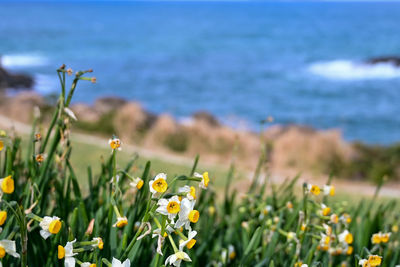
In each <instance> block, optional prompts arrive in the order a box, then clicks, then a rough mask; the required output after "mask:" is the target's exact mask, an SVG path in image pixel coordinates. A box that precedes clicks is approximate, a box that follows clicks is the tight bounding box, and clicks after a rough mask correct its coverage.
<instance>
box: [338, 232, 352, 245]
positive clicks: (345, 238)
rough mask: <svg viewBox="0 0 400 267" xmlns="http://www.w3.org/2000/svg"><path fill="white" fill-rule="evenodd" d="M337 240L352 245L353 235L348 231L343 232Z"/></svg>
mask: <svg viewBox="0 0 400 267" xmlns="http://www.w3.org/2000/svg"><path fill="white" fill-rule="evenodd" d="M338 239H339V242H341V243H347V244H351V243H353V235H352V234H351V233H350V232H349V231H348V230H344V231H343V232H342V233H341V234H339V235H338Z"/></svg>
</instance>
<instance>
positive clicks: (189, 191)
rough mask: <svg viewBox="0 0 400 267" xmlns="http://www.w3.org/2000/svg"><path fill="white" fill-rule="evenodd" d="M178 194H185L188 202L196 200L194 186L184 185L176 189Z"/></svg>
mask: <svg viewBox="0 0 400 267" xmlns="http://www.w3.org/2000/svg"><path fill="white" fill-rule="evenodd" d="M178 192H179V193H187V194H186V197H187V198H188V199H189V200H195V199H196V188H195V187H194V186H188V185H185V186H184V187H180V188H179V189H178Z"/></svg>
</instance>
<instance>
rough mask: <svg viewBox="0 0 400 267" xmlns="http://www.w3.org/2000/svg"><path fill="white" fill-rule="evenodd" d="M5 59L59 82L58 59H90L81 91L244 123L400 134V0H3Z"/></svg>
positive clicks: (81, 65) (361, 137)
mask: <svg viewBox="0 0 400 267" xmlns="http://www.w3.org/2000/svg"><path fill="white" fill-rule="evenodd" d="M0 54H1V55H2V59H3V65H4V66H5V67H7V68H9V69H10V70H12V71H15V72H25V73H30V74H32V75H34V77H35V79H36V85H35V90H37V91H39V92H41V93H43V94H52V93H57V92H58V90H59V89H58V83H57V76H56V72H55V69H56V68H57V67H59V66H60V65H61V64H62V63H65V64H67V65H68V66H70V67H72V68H73V69H74V70H78V69H87V68H93V69H94V75H95V76H96V77H97V81H98V82H97V83H96V84H91V83H82V84H81V85H80V86H79V88H78V91H77V93H76V97H75V101H76V102H87V103H93V102H94V100H95V99H96V98H98V97H101V96H111V95H113V96H120V97H123V98H126V99H130V100H137V101H139V102H141V103H142V104H143V105H144V107H145V108H146V109H148V110H150V111H152V112H155V113H162V112H168V113H170V114H172V115H174V116H175V117H176V118H178V119H185V118H187V117H188V116H190V115H191V114H192V113H193V112H196V111H199V110H206V111H209V112H210V113H212V114H214V115H215V116H217V117H218V118H219V119H220V120H221V121H222V122H224V123H226V124H229V125H233V126H235V127H243V126H244V127H248V128H250V129H257V127H258V122H259V121H260V120H262V119H264V118H265V117H267V116H273V117H274V118H275V122H276V123H279V124H292V123H296V124H305V125H310V126H313V127H315V128H318V129H328V128H338V129H341V130H342V132H343V135H344V137H345V138H346V139H347V140H351V141H353V140H358V141H362V142H366V143H374V144H375V143H377V144H391V143H394V142H398V141H400V68H396V67H395V66H393V65H390V64H378V65H368V64H364V63H363V61H365V60H366V59H368V58H371V57H376V56H383V55H397V56H400V2H381V1H379V2H369V1H368V2H328V1H314V2H303V1H289V2H276V1H269V2H247V1H246V2H244V1H238V2H212V1H207V2H192V1H191V2H185V1H177V2H154V1H152V2H146V1H142V2H77V1H74V2H55V1H53V2H52V1H50V2H4V1H3V2H0Z"/></svg>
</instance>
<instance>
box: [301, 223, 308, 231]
mask: <svg viewBox="0 0 400 267" xmlns="http://www.w3.org/2000/svg"><path fill="white" fill-rule="evenodd" d="M306 229H307V224H305V223H302V224H301V227H300V230H301V231H303V232H304V231H305V230H306Z"/></svg>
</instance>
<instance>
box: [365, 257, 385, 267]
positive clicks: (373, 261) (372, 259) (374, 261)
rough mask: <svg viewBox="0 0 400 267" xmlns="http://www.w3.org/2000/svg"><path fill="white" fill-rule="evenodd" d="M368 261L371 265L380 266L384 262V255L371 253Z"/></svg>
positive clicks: (373, 266)
mask: <svg viewBox="0 0 400 267" xmlns="http://www.w3.org/2000/svg"><path fill="white" fill-rule="evenodd" d="M368 263H369V265H370V266H371V267H375V266H379V265H381V263H382V257H381V256H378V255H370V256H369V257H368Z"/></svg>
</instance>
